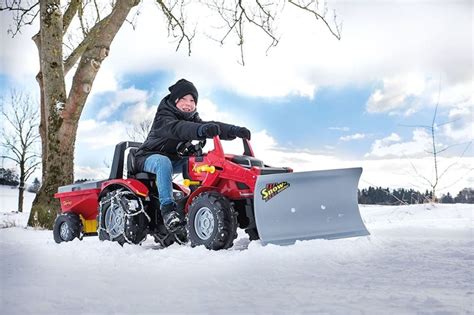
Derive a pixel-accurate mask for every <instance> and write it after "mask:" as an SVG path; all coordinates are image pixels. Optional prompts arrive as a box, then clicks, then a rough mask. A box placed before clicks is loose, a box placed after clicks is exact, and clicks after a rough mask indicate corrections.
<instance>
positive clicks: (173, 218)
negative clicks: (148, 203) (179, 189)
mask: <svg viewBox="0 0 474 315" xmlns="http://www.w3.org/2000/svg"><path fill="white" fill-rule="evenodd" d="M161 215H162V217H163V223H164V224H165V227H166V229H167V230H168V231H169V232H170V233H174V232H176V231H178V230H179V229H180V228H181V227H182V226H183V225H184V223H183V221H182V219H181V216H180V215H179V213H178V212H177V211H176V204H174V203H170V204H166V205H163V206H162V207H161Z"/></svg>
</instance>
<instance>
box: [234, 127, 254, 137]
mask: <svg viewBox="0 0 474 315" xmlns="http://www.w3.org/2000/svg"><path fill="white" fill-rule="evenodd" d="M230 134H231V136H235V137H239V138H243V139H248V140H250V136H251V134H250V130H248V129H247V128H245V127H238V126H233V127H232V128H231V129H230Z"/></svg>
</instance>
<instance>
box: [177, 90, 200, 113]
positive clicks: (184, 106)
mask: <svg viewBox="0 0 474 315" xmlns="http://www.w3.org/2000/svg"><path fill="white" fill-rule="evenodd" d="M176 107H177V108H178V109H179V110H180V111H182V112H185V113H190V112H192V111H194V110H196V103H195V102H194V97H193V96H192V95H191V94H188V95H185V96H183V97H182V98H180V99H179V100H178V101H177V102H176Z"/></svg>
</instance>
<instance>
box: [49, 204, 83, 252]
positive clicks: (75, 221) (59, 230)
mask: <svg viewBox="0 0 474 315" xmlns="http://www.w3.org/2000/svg"><path fill="white" fill-rule="evenodd" d="M81 232H82V221H81V218H80V217H79V215H77V214H76V213H74V212H66V213H63V214H60V215H58V216H57V217H56V220H55V221H54V227H53V236H54V241H55V242H56V243H58V244H59V243H62V242H70V241H72V240H73V239H75V238H76V237H77V238H80V236H81Z"/></svg>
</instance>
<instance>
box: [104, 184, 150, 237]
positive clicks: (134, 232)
mask: <svg viewBox="0 0 474 315" xmlns="http://www.w3.org/2000/svg"><path fill="white" fill-rule="evenodd" d="M147 220H148V222H149V220H150V219H149V217H148V216H147V215H146V213H145V212H144V211H143V203H142V201H141V200H140V198H139V197H138V196H136V195H135V194H133V193H132V192H131V191H128V190H124V189H117V190H114V191H111V192H109V193H107V194H106V195H105V196H104V197H103V198H102V199H101V202H100V208H99V231H98V234H99V239H100V240H101V241H114V242H118V243H119V244H120V245H123V244H125V243H131V244H140V243H141V242H143V241H144V240H145V238H146V235H147V230H146V226H147V223H148V222H147Z"/></svg>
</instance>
